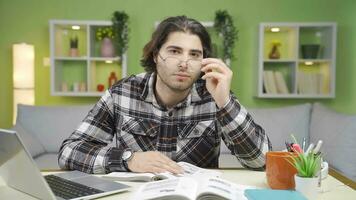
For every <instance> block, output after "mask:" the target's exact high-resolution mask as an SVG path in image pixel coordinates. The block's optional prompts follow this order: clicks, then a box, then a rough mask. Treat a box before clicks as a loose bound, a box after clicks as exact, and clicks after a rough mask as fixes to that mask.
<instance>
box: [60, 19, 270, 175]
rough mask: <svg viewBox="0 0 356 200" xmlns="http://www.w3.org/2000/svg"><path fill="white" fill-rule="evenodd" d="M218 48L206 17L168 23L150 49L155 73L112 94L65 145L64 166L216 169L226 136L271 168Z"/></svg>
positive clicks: (247, 162)
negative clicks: (214, 55) (188, 165)
mask: <svg viewBox="0 0 356 200" xmlns="http://www.w3.org/2000/svg"><path fill="white" fill-rule="evenodd" d="M210 53H211V46H210V37H209V34H208V33H207V31H206V29H205V28H204V27H203V26H202V25H201V24H200V23H199V22H197V21H196V20H193V19H189V18H186V17H185V16H178V17H170V18H167V19H166V20H164V21H163V22H162V23H161V24H160V25H159V26H158V27H157V29H156V31H155V32H154V33H153V35H152V38H151V41H150V42H149V43H147V44H146V46H145V47H144V50H143V58H142V60H141V63H142V65H143V66H144V67H145V70H146V72H147V73H142V74H139V75H136V76H130V77H128V78H125V79H122V80H121V81H119V82H117V83H116V84H115V85H113V86H112V87H111V88H110V89H109V90H108V91H106V93H105V95H104V96H103V97H102V98H101V99H100V101H99V102H98V103H97V104H96V105H95V106H94V108H93V109H92V110H91V111H90V112H89V113H88V115H87V116H86V118H85V119H84V120H83V122H82V123H81V124H80V126H79V127H78V129H77V130H76V131H74V133H72V135H71V136H70V137H69V138H68V139H66V140H65V141H64V142H63V144H62V146H61V148H60V152H59V158H58V162H59V166H60V167H61V168H63V169H76V170H80V171H84V172H87V173H108V172H112V171H133V172H164V171H169V172H173V173H180V172H181V170H182V169H181V168H180V167H179V165H177V163H176V162H179V161H185V162H189V163H192V164H195V165H197V166H200V167H209V168H216V167H218V157H219V150H220V141H221V138H222V139H223V140H224V142H225V144H226V145H227V146H228V147H229V149H230V150H231V153H232V154H234V155H235V156H236V158H237V159H238V160H239V161H240V162H241V163H242V164H243V165H244V166H245V167H247V168H250V169H263V168H264V165H265V156H264V155H265V153H266V152H267V151H268V150H269V149H270V148H271V144H270V142H269V140H268V137H267V135H266V133H265V132H264V130H263V129H262V128H261V127H260V126H259V125H257V124H256V123H254V121H253V119H252V118H251V116H250V115H249V114H248V112H247V111H246V109H245V108H244V107H243V106H242V105H241V104H240V103H239V102H238V101H237V99H236V98H235V97H234V96H233V94H232V93H230V84H231V79H232V71H231V70H230V69H229V68H228V67H227V66H226V64H225V63H224V62H222V61H221V60H219V59H215V58H209V56H210ZM114 136H116V138H115V143H116V144H115V145H114V146H110V145H108V144H110V143H111V142H112V140H113V138H114Z"/></svg>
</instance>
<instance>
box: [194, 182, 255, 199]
mask: <svg viewBox="0 0 356 200" xmlns="http://www.w3.org/2000/svg"><path fill="white" fill-rule="evenodd" d="M250 188H255V187H252V186H245V185H237V184H234V183H232V182H230V181H227V180H224V179H221V178H215V177H211V178H207V179H205V180H204V181H203V183H202V184H201V185H200V186H199V188H198V193H197V199H204V198H207V197H211V198H212V197H214V199H229V200H247V198H246V197H245V195H244V191H245V189H250Z"/></svg>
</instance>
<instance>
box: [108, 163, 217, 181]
mask: <svg viewBox="0 0 356 200" xmlns="http://www.w3.org/2000/svg"><path fill="white" fill-rule="evenodd" d="M178 165H180V166H181V167H182V168H183V171H184V172H183V174H173V173H170V172H163V173H135V172H111V173H109V174H106V175H103V176H102V178H105V179H109V180H113V181H137V182H149V181H158V180H164V179H172V178H178V177H195V178H196V179H199V178H200V177H207V176H208V177H219V176H220V175H221V172H219V171H215V170H210V169H203V168H200V167H197V166H195V165H192V164H190V163H187V162H178Z"/></svg>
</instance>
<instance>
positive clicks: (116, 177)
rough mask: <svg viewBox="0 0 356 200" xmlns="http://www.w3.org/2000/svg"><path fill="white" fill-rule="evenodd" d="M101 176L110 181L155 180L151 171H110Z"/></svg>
mask: <svg viewBox="0 0 356 200" xmlns="http://www.w3.org/2000/svg"><path fill="white" fill-rule="evenodd" d="M102 178H104V179H108V180H112V181H138V182H140V181H141V182H148V181H152V180H155V174H153V173H135V172H111V173H109V174H106V175H103V176H102Z"/></svg>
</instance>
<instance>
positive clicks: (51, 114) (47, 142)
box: [16, 105, 92, 152]
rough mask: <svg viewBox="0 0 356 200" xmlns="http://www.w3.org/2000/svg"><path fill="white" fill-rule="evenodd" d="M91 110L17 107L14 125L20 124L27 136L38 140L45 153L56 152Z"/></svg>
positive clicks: (85, 107) (87, 106)
mask: <svg viewBox="0 0 356 200" xmlns="http://www.w3.org/2000/svg"><path fill="white" fill-rule="evenodd" d="M91 108H92V105H86V106H27V105H19V107H18V115H17V116H18V117H17V121H16V124H21V126H22V127H23V129H25V130H26V132H27V133H28V134H30V135H31V136H34V138H36V139H38V141H39V142H40V143H41V144H42V145H43V147H44V149H45V150H46V152H58V150H59V147H60V145H61V144H62V142H63V140H64V139H65V138H67V137H68V136H69V135H70V134H71V133H72V132H73V131H74V129H76V128H77V126H78V125H79V123H80V122H81V121H82V120H83V119H84V117H85V116H86V115H87V114H88V112H89V110H90V109H91ZM30 148H31V147H30Z"/></svg>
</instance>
